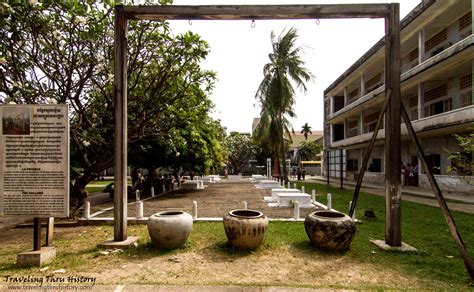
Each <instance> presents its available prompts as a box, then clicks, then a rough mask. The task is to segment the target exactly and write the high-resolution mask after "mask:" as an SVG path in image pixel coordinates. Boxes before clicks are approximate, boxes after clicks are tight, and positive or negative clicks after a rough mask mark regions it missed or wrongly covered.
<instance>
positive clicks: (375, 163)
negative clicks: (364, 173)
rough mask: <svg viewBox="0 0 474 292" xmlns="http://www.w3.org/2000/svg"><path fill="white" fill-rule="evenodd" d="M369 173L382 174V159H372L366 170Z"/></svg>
mask: <svg viewBox="0 0 474 292" xmlns="http://www.w3.org/2000/svg"><path fill="white" fill-rule="evenodd" d="M367 170H368V171H369V172H382V159H380V158H374V159H372V163H371V164H370V165H369V168H368V169H367Z"/></svg>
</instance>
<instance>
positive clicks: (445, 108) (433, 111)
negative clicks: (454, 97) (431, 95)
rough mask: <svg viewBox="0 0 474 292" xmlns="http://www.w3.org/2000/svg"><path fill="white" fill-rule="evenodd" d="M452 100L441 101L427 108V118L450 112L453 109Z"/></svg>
mask: <svg viewBox="0 0 474 292" xmlns="http://www.w3.org/2000/svg"><path fill="white" fill-rule="evenodd" d="M451 107H452V102H451V98H448V99H445V100H440V101H438V102H435V103H432V104H430V105H429V106H427V107H425V116H427V117H428V116H434V115H438V114H442V113H445V112H449V111H450V110H451V109H452V108H451Z"/></svg>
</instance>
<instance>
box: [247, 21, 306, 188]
mask: <svg viewBox="0 0 474 292" xmlns="http://www.w3.org/2000/svg"><path fill="white" fill-rule="evenodd" d="M297 38H298V34H297V30H296V29H295V28H291V29H290V30H288V31H286V32H285V30H283V31H282V33H281V34H280V36H279V37H278V39H277V38H276V36H275V34H274V33H273V32H272V33H271V42H272V48H273V51H272V53H270V54H269V55H268V57H269V59H270V62H269V63H267V64H265V65H264V67H263V75H264V77H263V80H262V82H261V83H260V85H259V88H258V90H257V93H256V98H257V99H258V100H259V101H260V104H261V108H262V109H261V112H260V123H259V125H258V127H257V129H256V133H257V135H258V136H259V138H258V140H259V141H265V140H266V141H268V143H269V144H270V145H271V146H272V148H273V150H274V152H275V153H276V154H277V155H278V153H279V155H281V161H282V163H281V164H282V165H283V170H282V172H280V173H282V175H283V178H282V179H284V180H285V182H286V181H288V176H287V171H286V163H285V160H286V151H285V136H286V137H287V138H288V139H289V140H290V141H291V134H290V128H291V126H290V123H289V121H288V119H287V117H286V116H287V115H288V116H290V117H295V113H294V110H293V105H294V104H295V90H294V88H293V85H292V82H293V83H296V86H297V87H298V88H301V89H302V90H303V91H306V85H305V82H308V81H310V80H311V79H312V74H311V72H310V71H309V70H308V69H306V68H305V67H304V61H303V60H302V59H301V53H302V49H303V48H302V47H298V46H296V40H297ZM278 146H279V147H280V150H279V151H278Z"/></svg>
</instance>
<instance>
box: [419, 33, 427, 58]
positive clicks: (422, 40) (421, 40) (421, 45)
mask: <svg viewBox="0 0 474 292" xmlns="http://www.w3.org/2000/svg"><path fill="white" fill-rule="evenodd" d="M425 60H426V58H425V29H424V28H422V29H420V31H419V32H418V64H421V63H423V62H424V61H425Z"/></svg>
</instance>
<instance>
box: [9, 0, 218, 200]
mask: <svg viewBox="0 0 474 292" xmlns="http://www.w3.org/2000/svg"><path fill="white" fill-rule="evenodd" d="M109 2H110V1H109ZM160 2H166V1H160ZM168 2H170V1H168ZM112 12H113V8H112V6H110V5H109V3H106V4H102V3H98V2H96V1H81V2H80V1H44V2H37V1H33V0H30V1H29V2H18V1H9V2H8V3H7V2H3V3H0V36H1V38H0V98H1V101H2V102H3V103H17V104H31V103H43V104H44V103H67V104H68V105H69V106H70V111H71V112H70V131H71V132H70V137H71V139H70V149H71V167H72V168H71V178H72V182H73V186H72V187H71V203H73V204H74V205H75V206H76V207H79V206H80V205H82V202H83V200H84V198H85V197H86V196H87V192H86V191H85V186H86V185H87V184H88V183H89V182H90V181H91V180H92V179H93V178H94V177H95V176H96V174H97V173H99V172H101V171H102V170H104V169H106V168H108V167H111V166H112V165H113V135H114V121H113V112H114V108H113V102H112V98H113V77H114V76H113V53H114V49H113V43H114V40H113V36H114V26H113V13H112ZM128 47H129V49H128V72H127V75H128V113H129V129H128V133H129V146H130V148H131V149H134V150H133V151H132V152H131V154H133V156H131V157H130V159H131V160H134V157H137V156H140V155H143V154H144V153H146V152H147V151H149V152H150V151H151V149H153V148H155V147H158V148H157V149H158V150H159V151H164V155H163V157H160V156H159V155H158V154H157V153H159V152H155V153H156V154H157V157H156V159H158V160H161V159H163V161H164V160H165V159H169V157H168V156H170V155H176V153H177V151H178V150H177V149H181V148H183V147H184V146H183V145H186V143H187V142H188V140H187V138H188V137H189V136H187V135H188V134H193V133H194V134H193V135H195V136H196V138H195V139H194V140H192V141H200V139H201V137H200V135H201V134H203V135H208V136H209V137H204V138H202V139H203V141H205V142H206V143H211V144H212V145H213V146H212V147H210V148H213V147H214V148H216V147H217V146H219V145H218V142H216V141H214V139H213V138H212V137H211V136H212V135H214V134H216V132H213V131H211V130H207V131H204V130H203V131H191V130H190V129H192V127H195V126H196V125H197V124H199V123H201V122H202V121H203V120H204V119H203V118H202V117H204V116H207V115H208V113H209V111H210V110H211V109H212V107H213V105H212V103H211V102H210V101H209V99H208V94H209V92H210V91H211V90H212V88H213V85H214V81H215V73H214V72H211V71H205V70H202V69H201V68H200V61H201V60H203V59H204V58H205V57H206V56H207V54H208V52H209V46H208V44H207V43H206V42H205V41H203V40H201V39H200V37H199V36H198V35H195V34H193V33H186V34H183V35H179V36H176V37H173V36H172V35H171V33H170V30H169V27H168V24H167V23H166V22H145V21H140V22H134V21H131V22H130V24H129V35H128ZM196 117H199V119H198V118H196ZM212 123H213V122H212V121H206V122H205V124H206V125H209V124H212ZM183 129H184V130H183ZM186 131H189V132H186ZM193 137H194V136H193ZM155 149H156V148H155ZM195 149H198V147H195ZM203 151H204V150H203ZM215 152H218V151H217V150H216V151H207V152H206V153H204V154H205V155H204V154H202V153H201V154H199V155H201V156H202V159H200V160H199V163H204V164H206V165H207V166H206V167H208V166H209V165H211V164H212V163H210V162H209V157H211V156H212V155H215V156H217V154H216V153H215ZM197 154H198V153H196V155H197ZM206 155H208V156H206ZM221 160H222V159H221ZM203 168H205V167H203Z"/></svg>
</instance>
